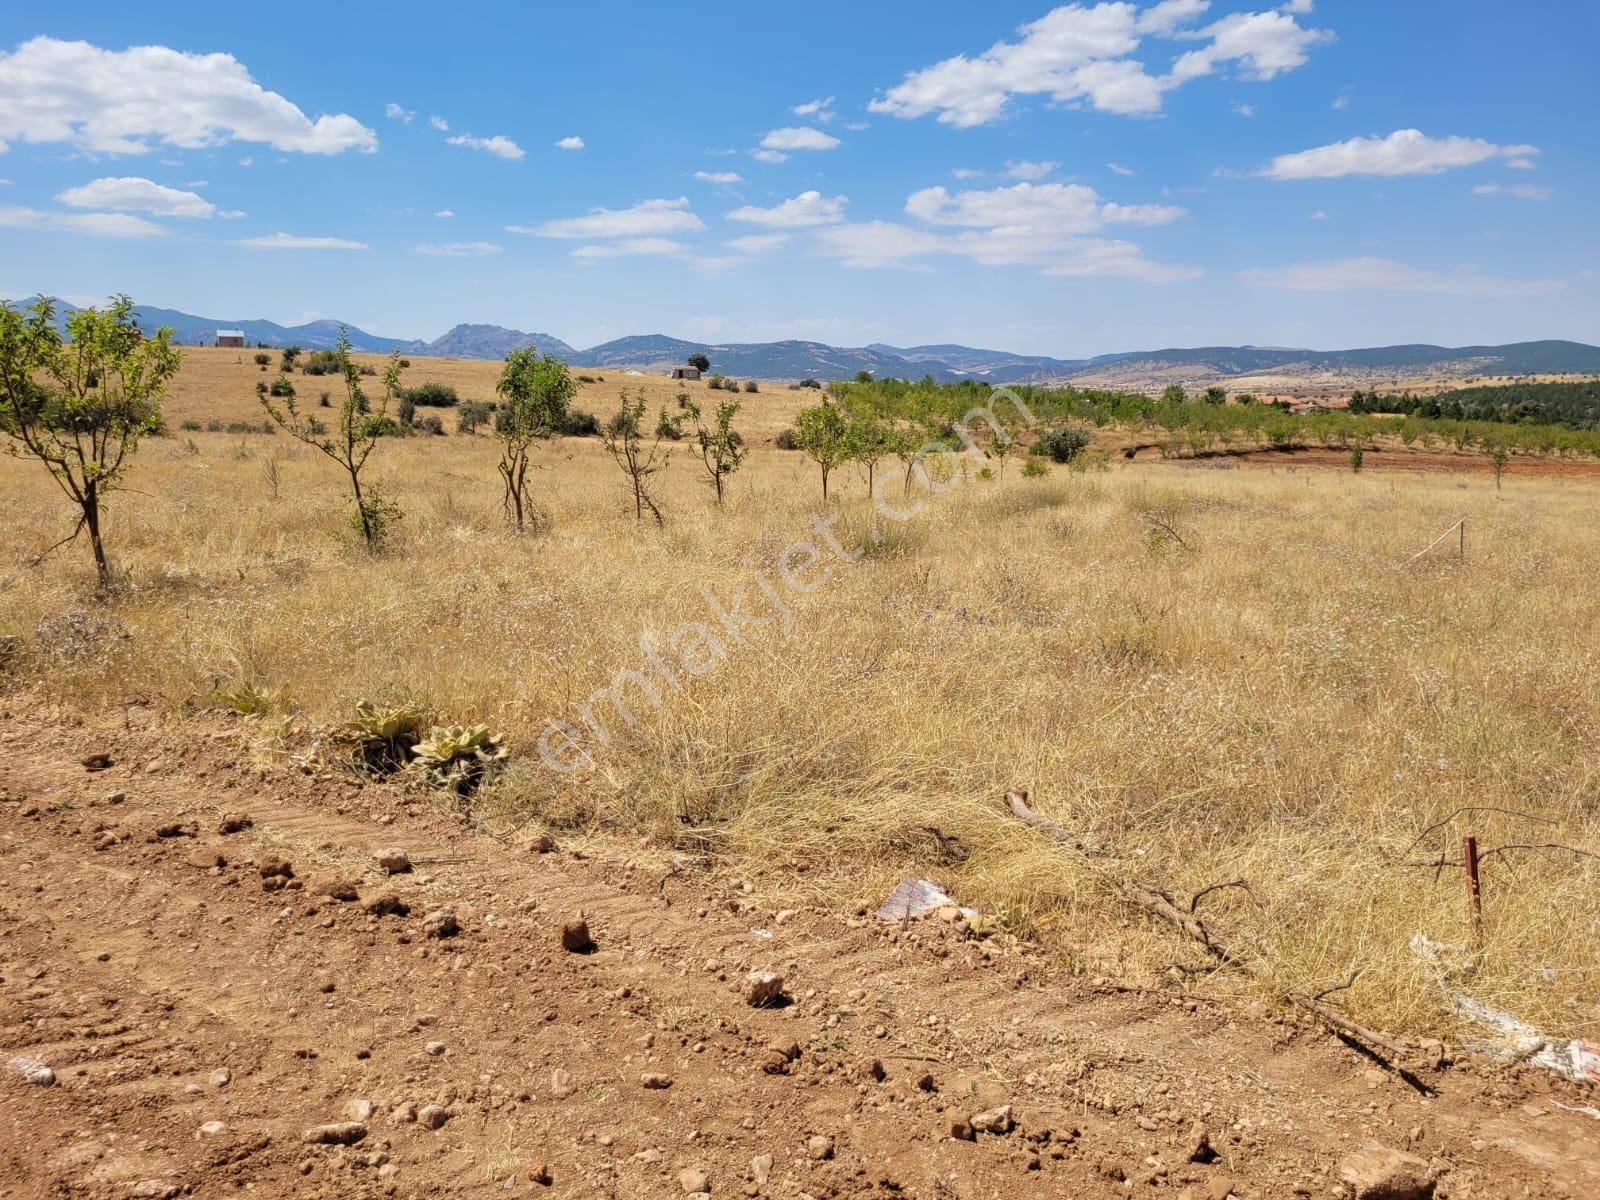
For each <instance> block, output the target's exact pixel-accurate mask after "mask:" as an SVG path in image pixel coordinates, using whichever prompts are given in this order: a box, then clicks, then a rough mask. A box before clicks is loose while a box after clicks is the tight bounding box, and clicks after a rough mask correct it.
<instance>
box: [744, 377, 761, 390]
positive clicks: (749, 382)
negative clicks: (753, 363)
mask: <svg viewBox="0 0 1600 1200" xmlns="http://www.w3.org/2000/svg"><path fill="white" fill-rule="evenodd" d="M744 390H745V391H747V392H759V391H760V390H761V389H760V388H759V387H757V386H756V381H755V380H754V379H746V380H745V381H744Z"/></svg>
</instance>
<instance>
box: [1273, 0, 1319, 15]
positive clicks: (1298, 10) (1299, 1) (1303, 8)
mask: <svg viewBox="0 0 1600 1200" xmlns="http://www.w3.org/2000/svg"><path fill="white" fill-rule="evenodd" d="M1313 7H1314V4H1313V0H1287V3H1284V4H1280V5H1278V10H1279V11H1280V12H1286V13H1294V14H1296V15H1297V16H1302V17H1303V16H1305V15H1306V14H1308V13H1309V12H1310V11H1311V10H1312V8H1313Z"/></svg>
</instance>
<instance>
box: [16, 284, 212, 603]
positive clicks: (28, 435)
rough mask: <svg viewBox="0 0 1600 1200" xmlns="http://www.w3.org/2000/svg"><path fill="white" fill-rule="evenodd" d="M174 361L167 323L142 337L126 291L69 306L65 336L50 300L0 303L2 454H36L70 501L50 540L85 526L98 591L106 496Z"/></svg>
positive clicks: (107, 578)
mask: <svg viewBox="0 0 1600 1200" xmlns="http://www.w3.org/2000/svg"><path fill="white" fill-rule="evenodd" d="M181 362H182V355H181V354H179V352H178V351H177V350H176V349H175V348H174V347H173V345H172V330H171V329H169V328H165V327H163V328H162V329H160V330H159V331H157V332H156V334H155V335H154V336H153V337H143V336H142V335H141V333H140V330H139V326H138V322H137V321H136V320H135V319H134V316H133V301H132V300H130V299H128V297H126V296H115V297H113V298H112V299H111V302H110V304H109V305H107V307H106V308H105V309H103V310H102V309H95V308H81V309H78V310H77V311H75V312H73V313H71V314H69V315H68V317H67V340H66V341H63V340H62V337H61V333H60V331H59V330H58V329H57V328H56V314H55V305H54V304H53V303H52V302H51V301H49V300H46V299H44V298H43V297H41V298H40V299H38V300H36V301H35V302H34V303H33V304H31V305H29V306H28V307H27V308H26V309H14V308H12V307H11V306H10V305H9V304H6V303H4V302H0V434H3V435H4V436H5V437H6V439H7V444H6V449H7V450H8V451H9V452H10V453H12V454H14V455H16V456H17V457H19V458H35V459H38V460H39V462H40V463H42V464H43V465H44V467H45V469H46V470H47V471H49V472H50V477H51V478H52V479H54V480H55V481H56V483H57V485H58V486H59V487H60V488H61V490H62V491H63V492H64V493H65V494H66V496H67V498H68V499H70V500H71V501H72V503H73V504H74V505H75V506H76V507H77V509H78V524H77V526H76V527H75V528H74V529H73V531H72V534H71V536H70V537H68V538H66V539H65V540H64V541H62V542H58V543H57V545H58V546H59V545H65V544H66V542H70V541H72V540H74V539H75V538H77V536H78V535H79V534H80V533H82V532H84V531H85V530H87V531H88V534H89V546H90V549H91V551H92V552H93V554H94V566H95V574H96V577H97V579H98V581H99V586H100V588H101V590H102V591H105V590H108V589H109V588H110V587H111V566H110V563H109V561H108V560H107V558H106V548H105V542H104V539H103V538H102V536H101V529H100V518H101V515H102V513H103V511H104V507H105V500H106V496H107V495H108V494H109V493H110V492H112V491H115V490H116V489H117V486H118V484H119V483H120V481H121V479H122V476H123V474H124V473H125V472H126V470H127V467H128V465H129V463H128V459H129V456H131V455H132V454H133V453H134V451H135V450H137V449H138V445H139V440H140V439H141V438H143V437H144V436H145V435H146V434H150V433H156V432H158V431H159V430H160V428H161V401H162V399H163V398H164V397H165V395H166V390H167V384H168V383H169V382H170V381H171V379H172V377H173V376H174V375H175V374H176V373H177V371H178V366H179V364H180V363H181ZM51 549H52V550H53V549H55V547H54V546H52V547H51ZM46 553H48V551H47V552H46Z"/></svg>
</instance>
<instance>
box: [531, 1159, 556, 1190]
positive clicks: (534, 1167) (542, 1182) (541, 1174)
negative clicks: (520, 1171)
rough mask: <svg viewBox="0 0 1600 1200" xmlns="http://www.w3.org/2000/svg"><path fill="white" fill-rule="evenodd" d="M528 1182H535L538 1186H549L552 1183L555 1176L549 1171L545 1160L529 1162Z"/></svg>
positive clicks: (548, 1165)
mask: <svg viewBox="0 0 1600 1200" xmlns="http://www.w3.org/2000/svg"><path fill="white" fill-rule="evenodd" d="M528 1182H529V1183H537V1184H538V1185H539V1186H540V1187H549V1186H550V1185H551V1184H552V1183H554V1182H555V1176H554V1175H552V1174H551V1173H550V1164H549V1163H547V1162H532V1163H529V1164H528Z"/></svg>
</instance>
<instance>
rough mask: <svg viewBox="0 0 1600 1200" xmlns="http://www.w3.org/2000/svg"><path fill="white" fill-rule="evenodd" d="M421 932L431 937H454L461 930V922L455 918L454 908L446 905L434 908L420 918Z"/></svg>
mask: <svg viewBox="0 0 1600 1200" xmlns="http://www.w3.org/2000/svg"><path fill="white" fill-rule="evenodd" d="M422 932H423V933H424V934H426V935H427V936H428V937H432V938H448V937H455V935H456V934H458V933H460V932H461V922H460V921H458V920H456V910H455V909H453V908H451V907H449V906H448V905H446V906H445V907H444V908H436V909H434V910H433V911H432V912H431V913H429V914H428V915H427V916H425V917H423V918H422Z"/></svg>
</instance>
